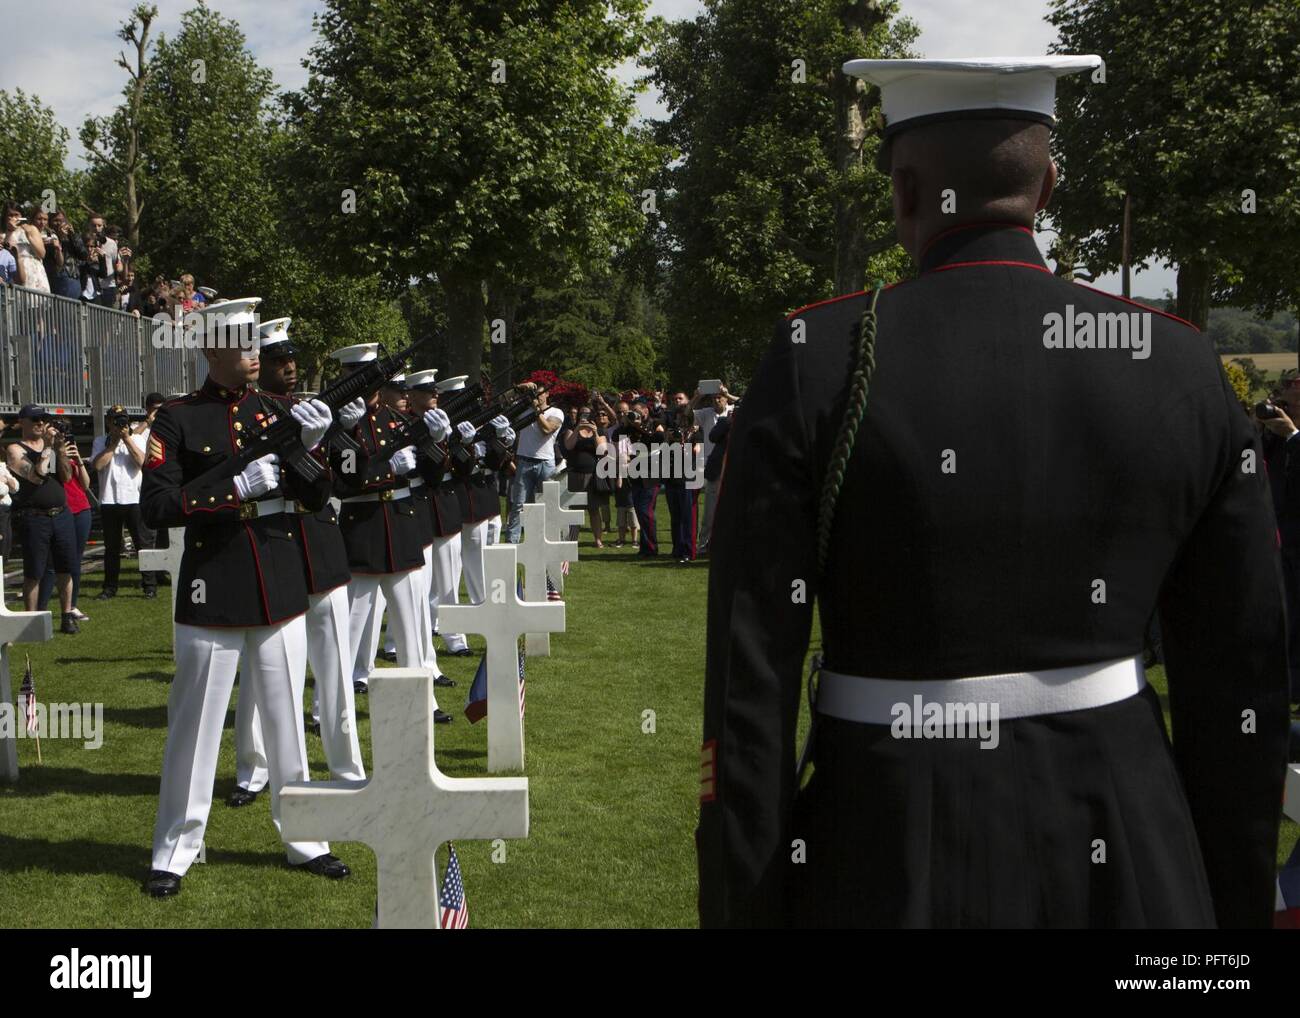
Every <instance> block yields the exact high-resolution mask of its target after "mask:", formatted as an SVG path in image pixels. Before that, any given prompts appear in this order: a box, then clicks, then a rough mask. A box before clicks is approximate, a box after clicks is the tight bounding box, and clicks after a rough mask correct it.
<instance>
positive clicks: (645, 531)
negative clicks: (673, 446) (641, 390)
mask: <svg viewBox="0 0 1300 1018" xmlns="http://www.w3.org/2000/svg"><path fill="white" fill-rule="evenodd" d="M614 431H615V434H616V436H617V439H616V440H617V441H618V442H619V443H620V444H621V443H622V442H624V440H626V443H627V444H626V455H627V463H626V466H625V467H624V469H625V471H626V473H625V475H624V476H623V477H622V478H621V480H622V483H623V485H624V486H625V487H626V488H627V490H628V500H629V501H630V502H631V503H632V509H633V511H634V512H635V513H636V520H637V525H638V527H639V528H640V529H639V531H638V548H637V556H638V557H639V558H654V557H655V556H656V555H658V554H659V540H658V534H657V533H656V531H655V503H656V501H658V498H659V474H660V471H659V465H660V455H661V448H660V447H661V445H662V443H663V442H664V440H665V435H664V425H663V421H662V420H661V419H660V418H659V417H658V416H657V415H656V414H655V413H654V411H653V410H652V409H651V406H650V402H649V400H647V399H646V398H644V397H642V398H640V399H637V400H635V401H634V402H633V403H632V409H631V410H629V411H628V412H627V415H626V416H625V417H624V418H623V420H622V421H620V422H619V426H618V427H617V428H615V429H614Z"/></svg>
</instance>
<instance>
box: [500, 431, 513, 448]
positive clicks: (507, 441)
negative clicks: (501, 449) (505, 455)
mask: <svg viewBox="0 0 1300 1018" xmlns="http://www.w3.org/2000/svg"><path fill="white" fill-rule="evenodd" d="M516 437H517V436H516V435H515V429H514V428H511V427H507V428H506V433H505V434H504V435H502V436H501V444H502V445H504V446H505V447H506V448H507V449H508V448H510V446H512V445H514V444H515V438H516Z"/></svg>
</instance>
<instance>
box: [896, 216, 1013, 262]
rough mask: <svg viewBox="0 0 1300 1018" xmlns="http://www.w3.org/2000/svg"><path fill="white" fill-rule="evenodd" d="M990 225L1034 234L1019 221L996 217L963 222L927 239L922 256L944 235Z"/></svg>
mask: <svg viewBox="0 0 1300 1018" xmlns="http://www.w3.org/2000/svg"><path fill="white" fill-rule="evenodd" d="M990 226H993V227H1000V228H1001V229H1004V230H1019V231H1020V232H1021V233H1027V234H1029V236H1031V237H1032V236H1033V235H1034V231H1033V230H1031V229H1030V228H1029V227H1028V226H1021V225H1020V224H1019V223H1000V222H998V221H997V220H996V219H991V220H986V221H984V222H979V223H963V224H962V225H961V226H953V227H950V228H948V229H947V230H943V231H942V232H940V233H936V234H935V235H934V236H933V237H931V238H930V239H929V240H927V241H926V242H925V246H924V247H922V248H921V257H922V258H924V257H925V253H926V252H927V251H929V250H930V248H931V247H933V246H934V245H935V243H937V242H938V241H940V240H942V239H943V238H944V237H948V236H951V235H952V234H954V233H961V232H962V231H963V230H978V229H981V228H987V227H990Z"/></svg>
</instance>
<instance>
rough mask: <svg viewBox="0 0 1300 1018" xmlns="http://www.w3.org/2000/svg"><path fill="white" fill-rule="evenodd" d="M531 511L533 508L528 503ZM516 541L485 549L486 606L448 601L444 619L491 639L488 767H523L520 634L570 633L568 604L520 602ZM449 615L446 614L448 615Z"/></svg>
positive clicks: (441, 610) (543, 599)
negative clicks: (567, 628) (566, 617)
mask: <svg viewBox="0 0 1300 1018" xmlns="http://www.w3.org/2000/svg"><path fill="white" fill-rule="evenodd" d="M524 508H525V509H527V508H528V507H527V506H525V507H524ZM518 548H519V546H518V545H514V544H491V545H488V546H487V547H486V548H484V549H483V581H484V586H483V589H484V590H485V591H486V593H487V600H486V601H484V602H483V603H482V604H472V605H471V604H445V605H440V606H439V608H438V616H439V618H445V619H447V620H448V621H447V624H448V625H449V626H450V627H451V628H452V629H454V630H455V631H456V632H458V633H461V632H464V633H479V634H481V635H482V636H485V637H487V684H488V711H487V718H488V770H489V771H490V772H491V771H509V770H523V767H524V724H523V719H522V718H521V717H520V716H519V637H520V636H523V635H524V634H525V633H528V632H536V631H537V630H539V629H540V630H543V631H545V632H548V633H562V632H564V605H563V604H561V603H560V602H558V601H547V600H546V591H545V589H543V591H542V597H541V600H540V601H533V600H531V599H530V600H528V601H520V600H519V594H518V591H517V589H516V580H515V577H516V575H517V573H516V570H515V563H516V552H517V550H518ZM444 613H445V614H444Z"/></svg>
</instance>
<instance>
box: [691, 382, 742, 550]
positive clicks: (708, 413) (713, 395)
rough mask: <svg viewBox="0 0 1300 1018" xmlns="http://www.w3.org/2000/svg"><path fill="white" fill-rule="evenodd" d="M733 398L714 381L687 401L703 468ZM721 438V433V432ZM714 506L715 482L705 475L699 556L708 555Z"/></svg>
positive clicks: (702, 383) (716, 480)
mask: <svg viewBox="0 0 1300 1018" xmlns="http://www.w3.org/2000/svg"><path fill="white" fill-rule="evenodd" d="M735 403H736V397H735V396H733V395H732V394H731V393H729V392H728V391H727V387H726V386H725V385H723V384H722V383H721V382H720V381H718V380H717V379H711V380H710V382H709V383H708V384H706V383H705V382H701V383H700V385H699V387H698V388H697V389H696V390H695V399H693V400H692V401H691V410H692V411H693V413H694V415H695V423H696V425H697V426H698V427H699V429H700V440H701V442H702V444H703V446H704V461H705V464H706V466H707V464H708V462H709V460H710V459H711V458H712V457H713V444H714V442H713V429H714V428H715V427H716V426H717V424H718V422H719V421H721V420H724V419H726V418H727V417H729V416H730V415H731V411H732V408H733V407H734V405H735ZM724 434H725V429H724ZM717 502H718V479H717V477H716V476H715V477H714V478H713V479H712V480H709V479H708V476H707V474H706V476H705V481H704V513H703V515H702V516H701V518H700V536H699V552H698V553H699V554H700V555H707V554H708V553H709V531H710V530H712V529H713V507H714V506H715V505H716V504H717Z"/></svg>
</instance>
